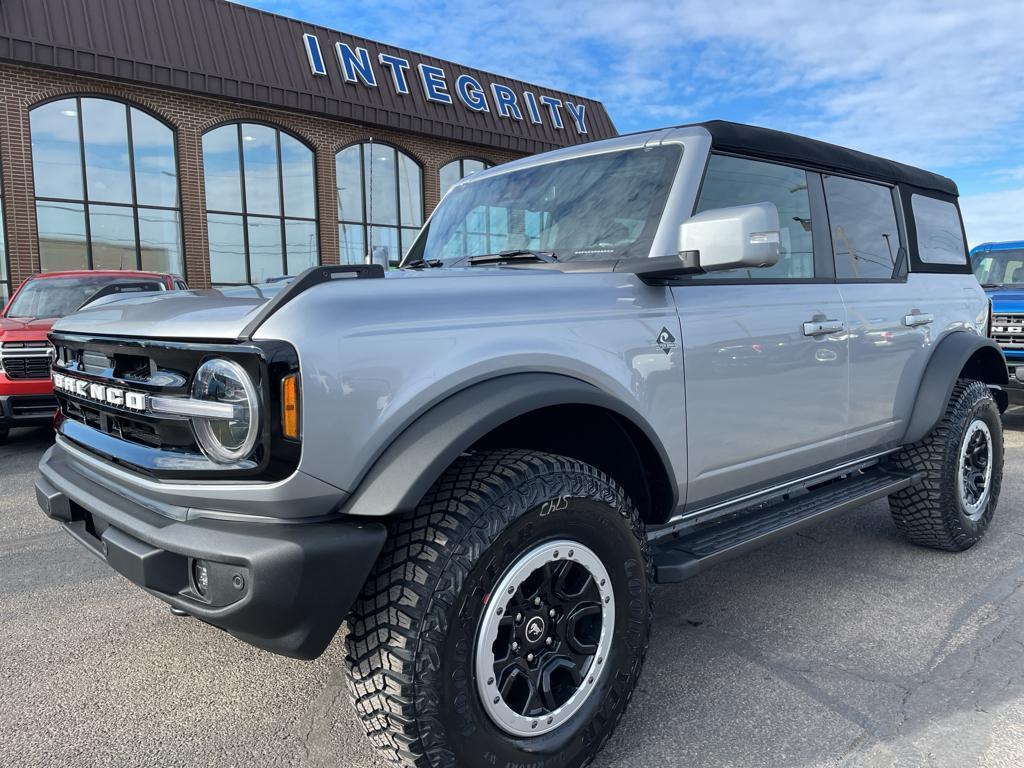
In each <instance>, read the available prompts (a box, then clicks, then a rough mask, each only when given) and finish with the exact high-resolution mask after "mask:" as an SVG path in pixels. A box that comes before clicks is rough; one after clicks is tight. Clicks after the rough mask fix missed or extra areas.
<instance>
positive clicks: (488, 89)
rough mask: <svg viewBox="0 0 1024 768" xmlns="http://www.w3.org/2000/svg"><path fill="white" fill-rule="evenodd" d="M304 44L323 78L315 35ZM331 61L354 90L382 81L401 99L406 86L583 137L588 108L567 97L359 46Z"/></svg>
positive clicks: (338, 47)
mask: <svg viewBox="0 0 1024 768" xmlns="http://www.w3.org/2000/svg"><path fill="white" fill-rule="evenodd" d="M302 42H303V45H304V46H305V48H306V56H307V58H308V59H309V68H310V71H311V72H312V73H313V74H314V75H316V76H317V77H327V57H325V56H324V53H323V49H322V48H321V47H320V40H319V39H318V38H317V36H316V35H312V34H304V35H303V36H302ZM333 52H334V59H335V60H336V61H337V64H338V66H339V67H340V69H341V76H342V77H343V78H344V80H345V82H346V83H351V84H353V85H357V86H359V87H365V88H379V87H381V86H380V83H381V82H386V83H387V84H388V86H387V87H390V88H393V89H394V91H395V93H397V94H399V95H400V96H408V95H409V92H410V88H414V87H415V88H419V89H421V90H422V92H423V96H424V97H425V98H426V100H427V101H432V102H434V103H437V104H446V105H450V106H457V107H458V106H461V107H462V108H465V109H468V110H470V111H472V112H490V111H491V110H492V109H493V110H494V112H495V114H497V115H498V116H499V117H502V118H505V119H507V120H515V121H519V122H522V121H524V120H527V121H529V122H531V123H533V124H534V125H544V124H545V123H547V124H549V125H551V126H553V127H554V128H558V129H565V128H566V126H567V125H568V126H571V128H573V129H575V131H576V133H578V134H580V135H586V133H587V106H586V104H576V103H574V102H572V101H569V100H568V99H564V100H563V99H559V98H556V97H554V96H550V95H543V94H541V95H538V94H536V93H533V92H532V91H527V90H522V91H516V90H513V89H512V88H510V87H509V86H507V85H505V84H503V83H493V82H491V83H481V82H480V81H479V80H478V79H477V78H476V77H474V76H473V75H470V74H466V73H460V72H447V71H445V69H444V68H442V67H438V66H434V65H432V64H424V63H422V62H420V63H417V64H416V65H415V67H413V62H412V61H411V60H410V59H407V58H405V57H403V56H396V55H393V54H389V53H384V52H379V53H377V55H376V56H375V57H374V56H371V54H370V52H369V51H368V50H367V49H366V48H363V47H360V46H356V47H355V48H353V47H351V46H350V45H348V44H347V43H342V42H336V43H334V45H333Z"/></svg>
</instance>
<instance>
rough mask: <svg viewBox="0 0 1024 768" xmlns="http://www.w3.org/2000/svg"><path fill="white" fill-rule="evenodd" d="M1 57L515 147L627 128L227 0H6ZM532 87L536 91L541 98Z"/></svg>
mask: <svg viewBox="0 0 1024 768" xmlns="http://www.w3.org/2000/svg"><path fill="white" fill-rule="evenodd" d="M307 34H308V35H312V36H314V37H315V38H316V40H317V41H318V51H319V54H320V62H319V63H320V65H321V66H320V69H321V73H319V74H317V73H316V72H315V71H314V64H313V56H312V54H310V53H307V43H306V42H305V40H304V35H307ZM339 43H340V44H342V45H343V46H346V47H347V51H348V53H349V54H351V53H353V52H355V53H356V54H359V53H360V52H361V51H363V50H364V49H365V53H364V55H365V62H366V66H368V67H370V68H372V69H373V71H374V74H375V79H376V84H375V85H368V84H366V83H365V82H362V81H360V80H359V79H358V78H356V79H354V80H353V79H350V80H346V79H345V78H344V76H343V71H342V64H341V62H340V60H339V56H338V54H337V52H336V48H335V45H336V44H339ZM381 55H384V56H385V57H399V58H400V59H401V60H404V61H406V62H407V64H408V67H407V69H406V70H405V77H406V79H407V86H408V87H407V89H406V92H402V91H401V90H400V89H399V88H398V87H397V79H396V78H397V77H398V76H396V75H394V69H393V68H392V67H390V66H387V65H385V64H384V62H383V61H381V59H380V58H379V56H381ZM0 60H4V61H9V62H14V63H18V64H26V65H30V66H39V67H47V68H52V69H59V70H62V71H66V72H73V73H77V74H81V75H87V76H92V77H102V78H108V79H117V80H122V81H127V82H134V83H138V84H141V85H147V86H155V87H159V88H173V89H176V90H180V91H187V92H191V93H196V94H200V95H203V96H212V97H215V98H225V99H231V100H238V101H245V102H248V103H253V104H258V105H262V106H267V107H274V108H279V109H287V110H292V111H301V112H306V113H310V114H314V115H318V116H321V117H327V118H337V119H341V120H345V121H348V122H354V123H362V124H364V125H369V126H375V127H380V128H388V129H391V130H396V131H408V132H413V133H419V134H423V135H427V136H432V137H436V138H442V139H450V140H453V141H460V142H466V143H471V144H478V145H482V146H487V147H494V148H498V149H504V150H509V151H512V152H524V153H532V152H541V151H545V150H549V149H555V148H558V147H564V146H571V145H574V144H580V143H583V142H585V141H589V140H592V139H603V138H609V137H611V136H615V135H617V132H616V130H615V126H614V125H613V124H612V121H611V119H610V118H609V117H608V114H607V112H606V111H605V109H604V107H603V106H602V105H601V103H600V102H597V101H593V100H591V99H583V98H579V97H576V96H573V95H571V94H566V93H563V92H560V91H554V90H552V89H549V88H543V87H539V86H531V85H528V84H525V83H522V82H520V81H517V80H512V79H510V78H505V77H501V76H499V75H493V74H490V73H487V72H483V71H481V70H478V69H473V68H469V67H463V66H461V65H458V64H454V63H452V62H448V61H443V60H441V59H437V58H434V57H431V56H426V55H423V54H419V53H415V52H412V51H407V50H403V49H399V48H396V47H394V46H390V45H386V44H383V43H378V42H376V41H372V40H366V39H364V38H357V37H353V36H352V35H347V34H344V33H342V32H338V31H335V30H331V29H327V28H325V27H321V26H317V25H315V24H310V23H307V22H302V21H297V20H295V19H289V18H286V17H283V16H278V15H276V14H272V13H267V12H265V11H261V10H257V9H255V8H250V7H248V6H244V5H240V4H237V3H231V2H226V0H2V2H0ZM421 65H422V66H424V67H427V68H428V70H429V69H430V68H432V67H436V68H439V69H440V70H442V71H443V72H444V76H443V79H442V81H443V82H444V83H445V89H446V91H447V94H446V95H447V96H448V97H449V99H450V101H451V103H444V102H443V100H442V101H439V100H437V99H433V100H432V99H430V98H429V97H428V96H427V93H426V85H425V81H424V80H422V79H421V78H422V77H423V76H422V75H421V74H420V69H419V67H420V66H421ZM460 75H467V76H469V77H470V78H472V79H473V80H475V81H476V82H478V83H479V85H480V90H479V91H476V93H478V94H482V95H483V98H485V99H486V100H487V103H488V107H489V108H488V109H487V110H486V111H474V110H472V109H470V108H469V107H468V106H466V105H465V104H464V103H463V102H462V101H461V100H460V99H459V98H458V96H457V94H456V79H457V78H458V77H459V76H460ZM492 84H493V85H494V86H495V87H496V88H497V89H498V90H502V92H503V93H505V91H504V89H508V91H509V92H511V93H513V94H515V95H516V97H517V101H518V105H517V106H518V109H519V112H520V115H521V119H519V120H516V119H513V118H512V117H504V116H502V115H500V114H499V113H498V108H497V104H496V98H497V96H496V94H495V91H494V90H493V89H492V88H491V85H492ZM526 91H529V92H530V93H531V94H532V95H533V99H534V102H533V103H531V104H528V103H527V98H528V97H526V96H525V92H526ZM544 97H548V98H550V99H552V100H553V101H557V102H558V104H560V105H561V106H560V107H559V108H558V109H560V114H559V115H558V117H559V119H561V120H562V123H563V127H562V128H559V127H557V125H556V124H555V123H556V121H555V113H556V112H557V111H558V109H556V108H555V107H554V105H552V106H550V107H549V106H548V105H546V104H544V102H543V98H544ZM478 98H479V96H478ZM569 102H572V104H573V106H575V107H576V108H577V109H579V107H580V106H582V107H583V108H584V109H585V121H586V128H587V133H585V134H584V133H579V132H577V131H576V130H575V129H574V124H573V121H572V120H571V119H570V118H571V116H570V114H569V107H568V103H569ZM531 107H532V110H531ZM506 112H508V110H506ZM531 114H532V115H533V116H534V117H535V118H537V119H531Z"/></svg>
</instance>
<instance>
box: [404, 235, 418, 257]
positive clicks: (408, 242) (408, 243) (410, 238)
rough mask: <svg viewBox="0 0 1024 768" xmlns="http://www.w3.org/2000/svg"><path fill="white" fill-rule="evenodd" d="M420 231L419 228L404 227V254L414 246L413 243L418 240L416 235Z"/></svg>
mask: <svg viewBox="0 0 1024 768" xmlns="http://www.w3.org/2000/svg"><path fill="white" fill-rule="evenodd" d="M419 233H420V231H419V230H418V229H403V230H402V255H403V256H405V254H407V253H408V252H409V249H410V248H412V244H413V243H415V242H416V235H418V234H419Z"/></svg>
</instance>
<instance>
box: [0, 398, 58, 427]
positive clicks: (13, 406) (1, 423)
mask: <svg viewBox="0 0 1024 768" xmlns="http://www.w3.org/2000/svg"><path fill="white" fill-rule="evenodd" d="M56 410H57V398H55V397H54V396H53V395H0V428H3V429H11V428H14V427H47V426H51V425H52V424H53V414H54V412H55V411H56Z"/></svg>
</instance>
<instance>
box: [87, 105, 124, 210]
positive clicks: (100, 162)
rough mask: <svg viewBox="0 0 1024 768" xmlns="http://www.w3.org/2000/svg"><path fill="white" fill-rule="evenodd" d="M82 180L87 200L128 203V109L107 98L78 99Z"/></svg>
mask: <svg viewBox="0 0 1024 768" xmlns="http://www.w3.org/2000/svg"><path fill="white" fill-rule="evenodd" d="M82 133H83V135H84V137H85V180H86V190H87V191H88V196H89V200H90V201H101V202H105V203H131V201H132V171H131V158H130V157H129V155H128V111H127V109H126V108H125V105H124V104H121V103H120V102H117V101H110V100H108V99H82Z"/></svg>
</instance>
